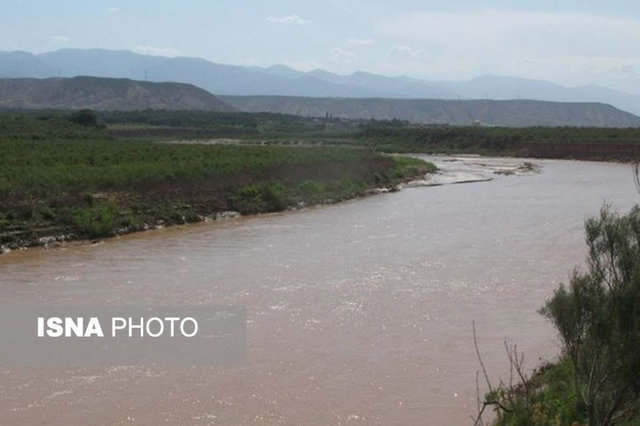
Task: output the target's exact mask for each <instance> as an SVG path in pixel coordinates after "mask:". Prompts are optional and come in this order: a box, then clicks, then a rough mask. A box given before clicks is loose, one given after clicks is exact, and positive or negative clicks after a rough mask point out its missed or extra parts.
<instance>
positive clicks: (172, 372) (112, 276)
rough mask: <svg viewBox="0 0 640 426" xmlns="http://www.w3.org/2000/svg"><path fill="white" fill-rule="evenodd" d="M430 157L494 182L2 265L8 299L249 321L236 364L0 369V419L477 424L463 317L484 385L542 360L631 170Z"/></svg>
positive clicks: (133, 238) (627, 192)
mask: <svg viewBox="0 0 640 426" xmlns="http://www.w3.org/2000/svg"><path fill="white" fill-rule="evenodd" d="M437 161H438V162H440V165H441V167H442V168H444V169H449V170H451V169H453V170H457V172H459V173H463V174H464V176H467V177H468V175H469V174H471V175H474V176H476V177H478V176H480V177H491V178H494V179H493V180H492V181H487V182H477V183H467V184H459V185H442V186H433V187H415V188H405V189H403V190H402V191H401V192H399V193H392V194H382V195H376V196H371V197H367V198H364V199H360V200H354V201H350V202H346V203H343V204H339V205H333V206H326V207H320V208H314V209H309V210H304V211H298V212H294V213H286V214H277V215H263V216H257V217H251V218H243V219H234V220H229V221H226V222H222V223H220V222H218V223H207V224H198V225H192V226H186V227H176V228H171V229H165V230H159V231H152V232H146V233H141V234H136V235H130V236H126V237H121V238H116V239H111V240H108V241H106V242H104V243H101V244H97V245H71V246H69V247H66V248H60V249H51V250H44V249H37V250H28V251H25V252H14V253H9V254H5V255H2V256H0V297H1V298H2V301H3V303H7V304H29V305H33V304H67V305H87V304H113V305H122V304H130V303H135V304H169V305H191V304H213V305H226V304H231V305H244V306H246V307H247V313H248V323H247V327H248V328H247V345H248V349H247V354H248V362H247V364H246V365H245V366H243V367H234V368H223V367H208V368H192V369H160V368H139V367H136V368H134V367H113V368H109V369H104V368H82V369H78V368H75V369H65V368H40V369H25V368H22V369H18V368H7V367H3V368H1V369H0V419H2V420H1V421H0V422H1V423H2V424H59V425H85V424H185V425H187V424H253V423H259V424H295V425H300V424H384V425H394V424H397V425H408V424H432V425H448V424H470V423H471V415H473V414H475V412H476V372H477V370H478V368H479V364H478V361H477V358H476V355H475V351H474V347H473V333H472V325H471V324H472V320H475V322H476V326H477V329H478V339H479V345H480V350H481V351H482V354H483V358H484V361H485V364H486V366H487V369H488V373H489V374H490V376H491V378H492V379H493V380H494V381H496V382H497V381H498V380H500V379H501V378H502V379H507V378H508V363H507V361H506V355H505V352H504V345H503V342H504V340H505V339H508V340H509V341H512V342H514V343H517V344H518V349H519V350H521V351H523V352H524V353H525V364H526V366H527V367H528V368H533V367H535V366H536V365H537V364H538V363H539V359H540V358H542V359H546V360H553V359H554V357H555V356H556V355H557V353H558V351H559V344H558V341H557V339H556V335H555V332H554V330H553V329H552V327H551V326H550V324H549V323H548V322H547V321H545V319H544V318H542V317H541V316H540V315H539V314H538V313H537V312H536V311H537V309H538V308H539V307H540V306H541V305H542V304H543V303H544V301H545V299H546V298H548V297H549V296H550V295H551V294H552V292H553V289H554V288H555V287H556V286H557V285H558V283H560V282H561V281H565V282H566V281H567V279H568V277H569V275H570V272H571V270H572V269H573V267H574V266H578V265H581V264H582V262H583V259H584V255H585V252H586V250H585V247H584V237H583V222H584V220H585V218H587V217H590V216H593V215H596V214H597V213H598V211H599V209H600V208H601V207H602V206H603V204H604V203H605V202H607V203H611V204H612V205H613V206H614V207H616V208H617V209H619V210H628V209H629V208H630V207H631V206H632V205H633V204H634V203H635V202H637V201H638V193H637V191H636V189H635V187H634V184H633V176H632V171H631V167H630V166H628V165H621V164H607V163H587V162H568V161H567V162H565V161H537V160H536V161H534V163H536V164H537V165H540V166H541V172H540V173H539V174H529V175H514V176H502V175H496V174H493V173H492V170H493V169H495V166H496V164H498V165H499V164H500V162H498V163H496V162H495V161H494V163H492V164H491V165H492V166H493V169H487V168H486V162H487V161H488V160H483V161H481V162H482V163H483V164H484V165H480V166H479V165H478V164H467V165H464V164H462V163H461V162H443V159H442V158H438V159H437ZM501 161H502V160H501ZM477 162H478V161H475V163H477ZM507 162H511V163H513V160H508V161H507ZM438 179H441V182H439V183H447V182H449V181H451V179H449V178H447V177H446V176H445V177H439V178H438ZM442 180H443V181H442Z"/></svg>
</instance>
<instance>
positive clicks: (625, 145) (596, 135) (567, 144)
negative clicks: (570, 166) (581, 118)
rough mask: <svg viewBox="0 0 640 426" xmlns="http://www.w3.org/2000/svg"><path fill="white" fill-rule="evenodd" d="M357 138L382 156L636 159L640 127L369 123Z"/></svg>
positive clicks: (637, 156) (639, 149) (638, 155)
mask: <svg viewBox="0 0 640 426" xmlns="http://www.w3.org/2000/svg"><path fill="white" fill-rule="evenodd" d="M358 138H359V139H360V140H361V141H362V143H363V144H365V145H366V146H368V147H370V148H372V149H375V150H377V151H382V152H422V153H461V152H462V153H471V152H473V153H478V154H494V155H495V154H498V155H516V156H524V157H527V156H537V157H551V158H564V157H569V158H585V159H602V158H616V159H629V158H639V157H640V128H620V129H611V128H591V127H525V128H507V127H450V126H434V127H416V126H410V125H408V124H407V123H403V122H397V121H396V122H377V121H372V122H369V123H367V124H364V125H362V126H361V129H360V132H359V133H358Z"/></svg>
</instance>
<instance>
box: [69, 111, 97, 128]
mask: <svg viewBox="0 0 640 426" xmlns="http://www.w3.org/2000/svg"><path fill="white" fill-rule="evenodd" d="M69 121H71V122H73V123H76V124H79V125H81V126H84V127H97V126H98V116H97V115H96V113H95V112H94V111H93V110H90V109H81V110H79V111H76V112H74V113H73V114H71V115H70V116H69Z"/></svg>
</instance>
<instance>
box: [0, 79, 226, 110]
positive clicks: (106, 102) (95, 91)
mask: <svg viewBox="0 0 640 426" xmlns="http://www.w3.org/2000/svg"><path fill="white" fill-rule="evenodd" d="M0 108H24V109H82V108H90V109H95V110H121V111H129V110H143V109H147V108H152V109H166V110H206V111H232V110H233V108H232V107H230V106H229V105H227V104H225V103H224V102H222V101H221V100H220V99H218V98H217V97H215V96H214V95H212V94H211V93H209V92H207V91H206V90H203V89H200V88H198V87H195V86H193V85H190V84H184V83H152V82H145V81H133V80H129V79H124V78H120V79H115V78H101V77H73V78H58V77H56V78H46V79H36V78H5V79H0Z"/></svg>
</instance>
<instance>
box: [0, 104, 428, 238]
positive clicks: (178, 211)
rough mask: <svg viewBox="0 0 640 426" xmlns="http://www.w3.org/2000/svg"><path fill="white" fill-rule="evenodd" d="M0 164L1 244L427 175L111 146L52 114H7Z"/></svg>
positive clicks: (349, 159) (320, 199)
mask: <svg viewBox="0 0 640 426" xmlns="http://www.w3.org/2000/svg"><path fill="white" fill-rule="evenodd" d="M0 163H1V164H2V168H1V169H0V244H1V245H4V246H5V247H18V246H24V245H34V244H39V243H42V242H43V241H49V240H50V239H49V238H47V237H49V236H61V235H66V236H70V238H101V237H105V236H110V235H114V234H118V233H124V232H130V231H135V230H139V229H146V228H148V227H153V226H156V225H160V224H161V225H169V224H177V223H186V222H194V221H199V220H203V219H204V218H206V217H208V216H211V215H213V214H215V213H216V212H223V211H238V212H240V213H242V214H252V213H261V212H271V211H279V210H284V209H287V208H291V207H296V206H302V205H309V204H317V203H325V202H337V201H340V200H344V199H347V198H353V197H356V196H359V195H363V194H365V193H366V191H367V190H369V189H371V188H373V187H392V186H394V185H397V184H398V183H399V182H401V181H403V180H407V179H409V178H411V177H416V176H419V175H421V174H424V173H427V172H428V171H431V170H433V166H432V165H429V164H428V163H424V162H421V161H419V160H413V159H406V158H402V159H395V158H391V157H387V156H383V155H380V154H375V153H372V152H371V151H369V150H365V149H354V148H334V147H313V148H311V147H305V148H302V147H279V146H264V147H263V146H223V145H199V144H168V143H156V142H153V141H136V140H117V139H114V138H112V137H109V136H107V135H106V134H105V133H104V132H103V130H101V129H100V128H93V127H89V128H88V127H83V126H79V125H77V124H73V123H71V122H69V121H68V120H65V119H64V118H62V117H58V116H48V117H37V116H25V115H7V114H5V115H3V116H0ZM43 238H44V239H43Z"/></svg>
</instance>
